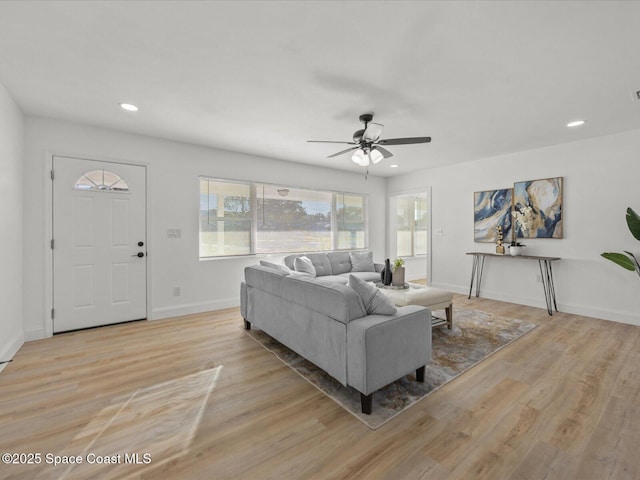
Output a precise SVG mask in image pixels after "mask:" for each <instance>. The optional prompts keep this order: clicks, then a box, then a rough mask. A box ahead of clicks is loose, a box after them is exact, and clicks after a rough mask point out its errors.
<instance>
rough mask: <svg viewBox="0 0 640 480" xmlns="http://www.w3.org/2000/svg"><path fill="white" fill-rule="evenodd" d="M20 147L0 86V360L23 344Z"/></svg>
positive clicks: (20, 125) (20, 124) (12, 107)
mask: <svg viewBox="0 0 640 480" xmlns="http://www.w3.org/2000/svg"><path fill="white" fill-rule="evenodd" d="M23 145H24V117H23V115H22V112H21V111H20V109H19V108H18V106H17V105H16V103H15V102H14V101H13V99H12V98H11V96H10V95H9V93H8V92H7V90H6V89H5V88H4V86H3V85H1V84H0V219H1V221H0V265H1V266H2V267H0V360H8V359H10V358H11V357H12V356H13V354H14V353H15V352H16V351H17V350H18V348H20V346H21V345H22V343H23V331H22V321H23V314H22V288H23V287H22V239H23V230H22V214H23V212H22V189H23V177H22V165H23V163H22V161H23ZM3 368H4V367H3V366H2V365H0V370H2V369H3Z"/></svg>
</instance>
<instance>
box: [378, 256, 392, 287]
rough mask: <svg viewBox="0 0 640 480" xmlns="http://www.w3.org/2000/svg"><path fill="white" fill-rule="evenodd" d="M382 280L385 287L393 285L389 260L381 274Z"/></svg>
mask: <svg viewBox="0 0 640 480" xmlns="http://www.w3.org/2000/svg"><path fill="white" fill-rule="evenodd" d="M380 280H382V284H383V285H391V262H390V261H389V259H388V258H387V259H386V260H385V261H384V268H383V269H382V272H380Z"/></svg>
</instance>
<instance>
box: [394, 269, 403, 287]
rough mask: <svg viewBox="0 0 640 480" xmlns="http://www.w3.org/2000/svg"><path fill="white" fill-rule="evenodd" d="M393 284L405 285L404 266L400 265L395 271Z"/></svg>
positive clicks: (397, 285)
mask: <svg viewBox="0 0 640 480" xmlns="http://www.w3.org/2000/svg"><path fill="white" fill-rule="evenodd" d="M391 285H393V286H394V287H403V286H404V267H398V268H396V269H395V270H394V271H393V279H392V281H391Z"/></svg>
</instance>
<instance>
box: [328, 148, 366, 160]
mask: <svg viewBox="0 0 640 480" xmlns="http://www.w3.org/2000/svg"><path fill="white" fill-rule="evenodd" d="M358 148H360V147H351V148H347V149H346V150H342V151H341V152H338V153H334V154H333V155H329V156H328V157H327V158H333V157H337V156H338V155H342V154H343V153H347V152H352V151H353V150H357V149H358Z"/></svg>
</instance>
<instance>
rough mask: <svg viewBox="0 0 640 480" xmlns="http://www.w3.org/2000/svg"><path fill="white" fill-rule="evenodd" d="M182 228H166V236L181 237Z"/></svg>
mask: <svg viewBox="0 0 640 480" xmlns="http://www.w3.org/2000/svg"><path fill="white" fill-rule="evenodd" d="M181 237H182V230H180V229H179V228H170V229H168V230H167V238H181Z"/></svg>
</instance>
